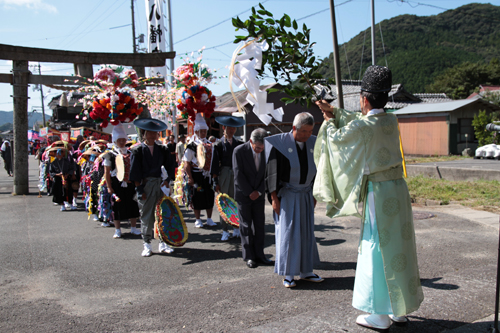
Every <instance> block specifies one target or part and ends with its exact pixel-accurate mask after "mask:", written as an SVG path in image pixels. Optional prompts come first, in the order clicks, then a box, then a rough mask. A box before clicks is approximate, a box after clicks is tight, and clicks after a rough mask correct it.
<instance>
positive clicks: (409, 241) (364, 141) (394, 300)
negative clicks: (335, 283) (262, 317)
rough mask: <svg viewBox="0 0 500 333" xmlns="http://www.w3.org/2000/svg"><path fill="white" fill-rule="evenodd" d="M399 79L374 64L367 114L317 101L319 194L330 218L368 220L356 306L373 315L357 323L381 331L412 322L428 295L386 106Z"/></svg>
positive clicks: (364, 99) (366, 83)
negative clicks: (321, 118) (319, 114)
mask: <svg viewBox="0 0 500 333" xmlns="http://www.w3.org/2000/svg"><path fill="white" fill-rule="evenodd" d="M391 84H392V74H391V71H390V70H389V69H388V68H387V67H382V66H370V67H368V69H367V70H366V72H365V75H364V77H363V81H362V84H361V93H360V105H361V112H350V111H347V110H343V109H338V108H333V107H332V106H330V105H329V104H328V103H326V102H325V101H321V102H317V105H318V106H319V107H320V109H321V110H322V111H323V115H324V118H325V122H324V123H323V125H322V126H321V128H320V130H319V133H318V137H317V140H316V145H315V148H314V158H315V162H316V166H317V169H318V172H317V175H316V180H315V182H314V189H313V194H314V197H315V198H316V200H318V201H322V202H326V203H327V212H326V215H327V216H329V217H337V216H359V217H362V225H361V235H360V242H359V249H358V263H357V268H356V277H355V282H354V292H353V306H354V307H355V308H357V309H359V310H362V311H364V312H368V313H369V314H366V315H360V316H359V317H358V318H357V320H356V323H358V324H359V325H362V326H366V327H370V328H376V329H387V328H389V327H390V325H391V320H392V321H394V322H406V321H407V319H406V317H405V315H407V314H408V313H411V312H413V311H416V310H417V309H418V308H419V306H420V303H421V302H422V301H423V299H424V296H423V292H422V287H421V285H420V276H419V272H418V264H417V252H416V245H415V230H414V226H413V214H412V209H411V201H410V195H409V192H408V187H407V185H406V182H405V180H404V179H403V168H402V162H403V160H402V157H401V151H400V146H399V130H398V122H397V118H396V116H394V115H393V114H388V113H386V112H385V111H384V109H383V108H384V106H385V104H386V103H387V100H388V93H389V91H390V90H391ZM360 202H363V203H364V204H363V207H364V209H363V212H362V213H361V214H360V213H359V212H358V203H360Z"/></svg>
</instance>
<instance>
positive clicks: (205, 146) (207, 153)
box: [196, 143, 212, 171]
mask: <svg viewBox="0 0 500 333" xmlns="http://www.w3.org/2000/svg"><path fill="white" fill-rule="evenodd" d="M196 160H197V161H198V168H200V169H203V170H205V171H210V166H211V164H212V144H211V143H200V144H199V145H198V147H196Z"/></svg>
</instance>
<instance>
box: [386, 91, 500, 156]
mask: <svg viewBox="0 0 500 333" xmlns="http://www.w3.org/2000/svg"><path fill="white" fill-rule="evenodd" d="M480 110H486V112H488V113H490V112H494V111H500V107H498V106H496V105H494V104H492V103H489V102H487V101H485V100H483V99H481V98H480V97H478V96H476V97H473V98H470V99H464V100H456V101H451V102H443V103H426V104H424V103H421V104H415V105H410V106H407V107H405V108H402V109H400V110H397V111H394V114H395V115H396V116H397V117H398V121H399V129H400V132H401V140H402V142H403V150H404V152H405V154H406V155H422V156H430V155H440V156H443V155H450V154H452V155H457V154H461V153H462V151H463V150H464V149H465V148H466V147H467V148H471V149H472V150H473V151H474V150H475V149H476V148H477V146H478V140H477V139H476V137H475V136H474V127H473V126H472V120H473V119H474V115H476V114H477V113H478V112H479V111H480Z"/></svg>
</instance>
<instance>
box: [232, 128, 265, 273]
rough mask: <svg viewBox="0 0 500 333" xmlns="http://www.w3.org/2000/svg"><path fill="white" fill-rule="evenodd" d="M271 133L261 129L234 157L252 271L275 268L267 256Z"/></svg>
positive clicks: (244, 243)
mask: <svg viewBox="0 0 500 333" xmlns="http://www.w3.org/2000/svg"><path fill="white" fill-rule="evenodd" d="M266 135H267V133H266V131H265V130H263V129H262V128H258V129H256V130H254V131H253V132H252V134H251V135H250V141H249V142H247V143H245V144H243V145H240V146H238V147H236V148H235V149H234V153H233V172H234V199H235V200H236V202H237V204H238V212H239V215H240V234H241V249H242V254H243V260H244V261H246V263H247V266H248V267H250V268H255V267H257V265H258V263H260V264H264V265H274V262H273V261H271V260H268V259H266V257H265V256H264V220H265V215H264V205H265V200H264V175H265V171H266V170H265V169H266V161H265V154H264V138H265V137H266Z"/></svg>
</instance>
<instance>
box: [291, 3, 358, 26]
mask: <svg viewBox="0 0 500 333" xmlns="http://www.w3.org/2000/svg"><path fill="white" fill-rule="evenodd" d="M351 1H354V0H347V1H344V2H342V3H339V4H338V5H335V7H340V6H342V5H345V4H346V3H349V2H351ZM326 11H330V7H328V8H325V9H322V10H320V11H317V12H315V13H312V14H309V15H306V16H304V17H301V18H298V19H296V20H295V21H301V20H304V19H306V18H309V17H311V16H314V15H318V14H321V13H323V12H326Z"/></svg>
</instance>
